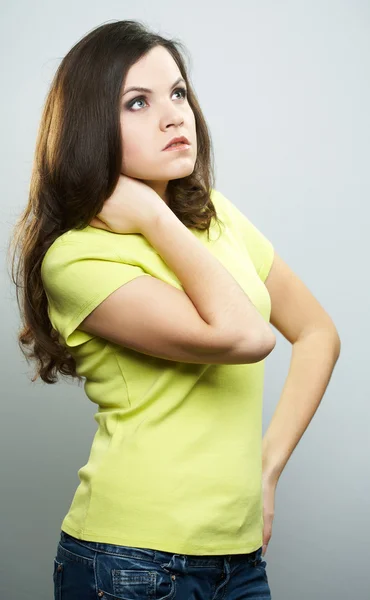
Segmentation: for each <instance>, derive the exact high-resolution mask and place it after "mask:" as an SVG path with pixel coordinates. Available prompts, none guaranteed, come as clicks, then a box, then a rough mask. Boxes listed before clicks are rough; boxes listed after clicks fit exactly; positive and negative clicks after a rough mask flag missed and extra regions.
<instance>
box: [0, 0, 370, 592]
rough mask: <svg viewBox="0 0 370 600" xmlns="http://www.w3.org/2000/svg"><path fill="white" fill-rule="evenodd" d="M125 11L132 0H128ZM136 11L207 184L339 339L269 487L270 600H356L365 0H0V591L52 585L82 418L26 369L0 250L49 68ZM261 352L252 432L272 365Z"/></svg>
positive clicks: (79, 458) (364, 496)
mask: <svg viewBox="0 0 370 600" xmlns="http://www.w3.org/2000/svg"><path fill="white" fill-rule="evenodd" d="M134 7H135V10H134ZM127 18H130V19H132V18H134V19H135V18H136V19H141V20H144V21H145V22H146V24H147V25H149V26H150V27H151V28H153V29H154V30H157V31H159V32H160V33H162V34H164V35H169V36H175V37H178V38H180V39H181V40H182V41H183V42H184V43H185V44H186V46H187V48H188V49H189V52H190V55H191V61H192V66H191V73H190V76H191V79H192V82H193V84H194V86H195V90H196V93H197V94H198V97H199V100H200V103H201V106H202V109H203V111H204V113H205V116H206V119H207V122H208V124H209V127H210V130H211V134H212V138H213V141H214V147H215V158H216V167H217V168H216V175H217V180H216V188H218V189H220V191H222V192H223V193H224V194H225V195H227V196H228V197H229V198H230V199H231V200H232V201H233V202H234V203H235V204H236V205H237V206H238V207H239V208H241V210H243V212H244V213H245V214H246V215H247V216H248V217H249V218H250V219H251V220H252V222H254V223H255V225H256V226H257V227H258V228H259V229H260V230H261V231H262V232H263V233H264V234H265V235H266V236H267V237H268V238H269V239H270V240H271V241H272V242H273V244H274V246H275V249H276V251H277V252H278V253H279V254H280V255H281V256H282V257H283V259H284V260H285V261H286V262H287V263H288V264H289V265H290V267H291V268H292V269H293V270H294V271H295V272H296V273H297V274H298V275H299V276H300V277H301V279H302V280H303V281H304V282H305V283H306V285H307V286H308V287H309V288H310V290H311V291H312V292H313V293H314V294H315V296H316V297H317V298H318V300H319V301H320V302H321V304H322V305H323V307H324V308H325V309H326V310H327V311H328V312H329V314H330V315H331V316H332V318H333V320H334V322H335V324H336V326H337V328H338V331H339V334H340V337H341V340H342V352H341V356H340V359H339V362H338V363H337V366H336V369H335V371H334V374H333V377H332V380H331V382H330V384H329V388H328V390H327V392H326V394H325V396H324V399H323V401H322V403H321V405H320V407H319V409H318V411H317V413H316V415H315V416H314V419H313V421H312V422H311V424H310V426H309V428H308V430H307V431H306V433H305V434H304V436H303V438H302V440H301V442H300V443H299V445H298V447H297V448H296V450H295V452H294V453H293V455H292V457H291V459H290V461H289V462H288V464H287V466H286V468H285V470H284V472H283V474H282V476H281V478H280V481H279V483H278V488H277V495H276V504H275V519H274V526H273V532H272V538H271V541H270V544H269V547H268V550H267V554H266V557H265V558H266V562H267V573H268V576H269V582H270V586H271V590H272V596H273V599H274V600H297V599H299V600H313V599H315V600H328V599H333V600H334V599H335V600H352V599H354V598H359V599H360V598H361V599H365V598H369V597H370V591H369V590H370V579H369V558H370V550H369V539H368V538H369V533H370V517H369V506H370V501H369V496H370V485H369V479H370V478H369V475H370V469H369V455H370V453H369V450H370V443H369V437H370V436H369V417H370V398H369V367H368V360H369V352H368V345H369V334H370V331H369V320H368V309H369V300H370V293H369V275H368V260H369V248H368V241H369V225H370V221H369V140H370V118H369V107H370V86H369V74H370V41H369V39H370V36H369V34H370V3H369V2H365V0H363V1H360V0H347V1H340V0H337V1H334V0H333V1H325V0H324V1H323V0H320V1H317V0H316V1H312V0H307V1H292V0H291V1H284V2H276V1H269V2H267V1H243V2H242V1H240V2H237V1H229V2H227V3H226V4H224V3H222V4H219V5H217V4H216V5H214V4H212V3H211V2H210V1H208V2H205V1H204V2H199V1H194V0H187V1H186V2H183V3H179V2H166V1H165V0H161V1H160V0H157V1H156V2H149V1H147V0H142V1H141V2H140V3H133V2H122V1H120V2H118V1H117V2H114V1H112V0H106V2H104V5H103V6H96V5H94V4H92V3H91V2H88V1H87V0H83V1H80V2H78V3H77V4H76V3H72V2H71V1H65V2H63V3H61V2H48V3H46V2H41V1H40V0H37V1H34V2H32V3H31V2H24V1H20V0H18V1H15V2H13V3H10V2H8V3H4V2H3V3H2V5H1V29H0V31H1V36H0V40H1V42H0V43H1V72H2V77H1V100H2V110H1V131H2V136H1V161H0V163H1V164H0V168H1V203H0V217H1V220H0V226H1V249H2V252H3V253H2V256H3V257H4V260H3V261H2V263H1V269H2V270H1V275H2V278H1V285H2V292H3V293H2V294H1V311H2V344H1V350H0V351H1V376H2V394H1V406H0V407H1V419H0V440H1V447H0V451H1V458H2V460H1V473H0V477H1V531H0V534H1V535H0V539H1V542H0V543H1V557H0V558H1V560H0V567H1V578H0V581H1V589H0V596H1V598H9V599H12V600H13V599H14V600H29V598H31V597H35V598H36V597H37V599H38V600H50V598H52V568H53V558H54V555H55V552H56V546H57V542H58V539H59V529H60V527H59V526H60V523H61V521H62V519H63V517H64V515H65V513H66V512H67V510H68V508H69V504H70V502H71V500H72V496H73V493H74V491H75V488H76V486H77V485H78V477H77V470H78V469H79V468H80V467H81V466H82V465H83V464H85V462H86V461H87V458H88V454H89V450H90V444H91V442H92V439H93V435H94V433H95V430H96V422H95V421H94V419H93V414H94V413H95V410H96V407H95V405H93V404H92V403H90V402H89V401H88V399H87V397H85V395H84V392H83V389H82V388H81V387H79V386H78V385H77V384H74V383H67V382H60V383H59V384H58V385H54V386H53V385H46V384H43V383H42V382H40V381H38V382H37V383H35V384H32V383H31V382H30V377H31V374H32V372H33V371H32V369H31V368H30V367H28V365H27V363H26V361H25V359H24V358H23V355H21V353H20V351H19V349H18V346H17V342H16V333H17V330H18V325H19V317H18V312H17V307H16V303H15V291H14V288H13V285H12V284H11V283H10V279H9V276H8V270H7V265H6V262H5V250H6V247H7V243H8V236H9V234H10V231H11V227H12V225H13V223H14V220H15V219H16V217H17V215H18V214H19V213H20V211H21V210H22V209H23V207H24V206H25V204H26V200H27V194H28V186H29V179H30V174H31V168H32V161H33V153H34V148H35V139H36V134H37V129H38V124H39V119H40V116H41V110H42V106H43V103H44V101H45V97H46V94H47V91H48V87H49V84H50V82H51V78H52V76H53V74H54V72H55V69H56V68H57V65H58V64H59V62H60V60H61V58H62V57H63V56H64V55H65V54H66V53H67V52H68V50H69V49H70V47H71V46H72V45H74V44H75V43H76V42H77V40H78V39H79V38H81V37H82V36H83V35H85V33H87V32H88V30H90V29H92V28H94V27H96V26H98V25H100V24H102V23H104V22H108V21H111V20H116V19H127ZM274 331H275V332H276V334H277V346H276V347H275V350H274V352H273V353H272V354H271V355H269V357H268V358H267V359H266V383H265V394H264V431H265V430H266V428H267V425H268V423H269V421H270V418H271V415H272V413H273V411H274V408H275V406H276V404H277V402H278V399H279V396H280V393H281V390H282V388H283V385H284V380H285V377H286V376H287V372H288V368H289V361H290V354H291V346H290V344H289V342H288V341H287V340H286V339H285V338H284V337H283V336H281V335H280V334H279V332H277V331H276V330H274Z"/></svg>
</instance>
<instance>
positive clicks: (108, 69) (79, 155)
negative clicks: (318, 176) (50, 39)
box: [9, 20, 220, 383]
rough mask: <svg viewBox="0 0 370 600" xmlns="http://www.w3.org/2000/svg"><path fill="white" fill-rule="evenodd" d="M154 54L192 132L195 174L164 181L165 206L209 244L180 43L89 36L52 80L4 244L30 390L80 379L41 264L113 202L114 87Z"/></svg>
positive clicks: (204, 139)
mask: <svg viewBox="0 0 370 600" xmlns="http://www.w3.org/2000/svg"><path fill="white" fill-rule="evenodd" d="M157 45H162V46H163V47H165V48H166V49H167V50H168V52H170V53H171V55H172V57H173V58H174V60H175V61H176V63H177V65H178V67H179V70H180V71H181V75H182V77H183V78H184V79H185V82H186V86H187V89H188V102H189V104H190V106H191V108H192V110H193V112H194V115H195V121H196V133H197V149H198V153H197V160H196V163H195V166H194V170H193V172H192V173H191V175H188V176H187V177H183V178H180V179H175V180H171V181H169V182H168V187H167V198H168V206H169V207H170V208H171V210H172V211H173V212H174V213H175V214H176V216H177V217H178V218H179V219H180V220H181V222H182V223H184V225H186V226H187V227H194V228H196V229H199V230H207V234H208V236H209V228H210V225H211V220H212V217H214V218H215V219H216V221H217V222H219V221H220V219H219V218H218V215H217V214H216V210H215V207H214V205H213V203H212V201H211V197H210V196H211V189H212V188H213V187H214V157H213V149H212V144H211V137H210V133H209V131H208V128H207V124H206V121H205V118H204V116H203V114H202V111H201V109H200V106H199V103H198V101H197V99H196V96H195V93H194V91H193V89H192V87H191V84H190V81H189V76H188V74H187V68H186V65H185V60H184V58H183V56H182V53H181V49H182V50H183V52H184V54H185V53H186V52H185V49H184V47H183V45H182V43H181V42H180V41H178V40H174V39H167V38H164V37H162V36H160V35H158V34H156V33H152V32H151V31H149V30H148V29H147V27H146V26H145V25H144V24H143V23H142V22H140V21H133V20H126V21H116V22H113V23H108V24H104V25H101V26H99V27H97V28H95V29H93V30H92V31H91V32H89V33H88V34H87V35H86V36H85V37H83V38H82V39H81V40H80V41H79V42H77V44H76V45H75V46H73V47H72V49H71V50H70V51H69V52H68V54H67V55H66V56H65V57H64V58H63V60H62V61H61V63H60V65H59V67H58V69H57V71H56V73H55V75H54V78H53V80H52V83H51V86H50V90H49V93H48V95H47V98H46V102H45V106H44V109H43V112H42V116H41V122H40V125H39V131H38V136H37V140H36V148H35V154H34V162H33V170H32V175H31V181H30V188H29V196H28V204H27V206H26V208H25V209H24V211H23V212H22V214H21V216H20V217H19V218H18V221H17V222H16V224H15V226H14V230H13V234H12V236H11V241H10V248H9V250H10V254H11V255H12V256H11V262H12V266H11V277H12V280H13V282H14V284H15V285H16V290H17V302H18V307H19V311H20V314H21V318H22V321H23V324H22V327H21V329H20V330H19V332H18V344H19V346H20V349H21V351H22V352H23V354H24V355H25V357H26V359H27V362H29V361H30V359H33V360H35V361H36V367H35V369H36V371H35V375H34V377H33V378H32V379H31V381H32V382H34V381H36V379H38V377H41V379H42V380H43V381H44V382H45V383H56V382H57V380H58V373H59V374H60V375H62V376H63V375H67V376H69V377H73V378H76V379H78V380H80V381H81V379H82V378H81V377H80V376H79V375H78V374H77V373H76V363H75V360H74V358H73V357H72V356H71V355H70V353H69V352H68V348H67V347H65V346H63V345H61V344H60V343H59V341H58V332H57V331H56V330H55V329H54V328H53V327H52V325H51V323H50V320H49V317H48V303H47V297H46V294H45V291H44V288H43V284H42V280H41V263H42V259H43V257H44V255H45V253H46V251H47V250H48V248H49V247H50V246H51V244H52V243H53V242H54V241H55V239H56V238H58V237H59V236H60V235H62V234H63V233H65V232H66V231H68V230H70V229H82V228H84V227H86V226H87V225H88V224H89V222H90V221H91V220H92V218H93V217H94V216H96V215H97V214H98V213H99V212H100V211H101V210H102V208H103V204H104V201H105V200H106V199H107V198H109V196H110V195H111V194H112V193H113V191H114V189H115V187H116V185H117V182H118V179H119V176H120V172H121V164H122V144H121V132H120V116H119V110H120V109H119V104H120V91H121V89H122V84H123V83H124V81H125V78H126V75H127V72H128V70H129V69H130V67H131V66H132V65H133V64H134V63H136V62H137V61H138V60H139V59H140V58H141V57H142V56H143V55H145V54H146V53H147V52H148V51H149V50H151V49H152V48H153V47H155V46H157ZM17 250H18V254H19V257H18V263H17V265H16V264H15V263H16V255H17Z"/></svg>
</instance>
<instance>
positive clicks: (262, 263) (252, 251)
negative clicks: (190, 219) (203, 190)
mask: <svg viewBox="0 0 370 600" xmlns="http://www.w3.org/2000/svg"><path fill="white" fill-rule="evenodd" d="M214 193H215V194H216V198H217V199H218V200H219V202H220V205H221V206H222V208H223V210H224V212H225V214H226V216H227V217H228V220H229V222H231V224H232V225H233V226H234V227H235V229H236V230H237V232H238V234H239V235H240V236H241V239H242V242H243V244H244V245H245V247H246V249H247V251H248V254H249V256H250V257H251V260H252V262H253V265H254V267H255V269H256V271H257V273H258V275H259V277H260V279H261V280H262V281H265V280H266V279H267V275H268V274H269V272H270V269H271V266H272V263H273V260H274V246H273V244H272V243H271V242H270V240H269V239H268V238H267V237H266V236H265V235H264V234H263V233H262V232H261V231H260V230H259V229H258V228H257V227H256V226H255V225H254V224H253V223H252V222H251V221H250V220H249V219H248V218H247V217H246V216H245V215H244V214H243V213H242V212H241V210H239V208H238V207H237V206H235V204H233V203H232V202H231V200H229V199H228V198H226V196H224V195H223V194H221V192H219V191H217V192H216V191H215V192H214Z"/></svg>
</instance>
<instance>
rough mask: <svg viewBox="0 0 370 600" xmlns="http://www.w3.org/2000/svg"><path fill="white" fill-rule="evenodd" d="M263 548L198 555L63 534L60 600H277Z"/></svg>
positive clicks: (57, 568) (57, 585)
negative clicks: (270, 585) (226, 553)
mask: <svg viewBox="0 0 370 600" xmlns="http://www.w3.org/2000/svg"><path fill="white" fill-rule="evenodd" d="M265 567H266V562H265V561H264V559H263V557H262V547H261V548H259V549H258V550H255V551H254V552H250V553H249V554H230V555H217V556H208V555H207V556H197V555H192V554H172V553H171V552H163V551H162V550H152V549H147V548H133V547H131V546H116V545H113V544H106V543H101V542H87V541H84V540H78V539H76V538H74V537H72V536H70V535H69V534H67V533H65V532H64V531H61V535H60V541H59V543H58V548H57V554H56V557H55V559H54V572H53V581H54V600H98V599H99V598H101V599H102V600H196V599H201V600H252V599H254V600H256V599H257V598H258V600H271V594H270V588H269V584H268V580H267V575H266V570H265Z"/></svg>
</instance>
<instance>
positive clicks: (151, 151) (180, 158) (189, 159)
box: [121, 46, 197, 199]
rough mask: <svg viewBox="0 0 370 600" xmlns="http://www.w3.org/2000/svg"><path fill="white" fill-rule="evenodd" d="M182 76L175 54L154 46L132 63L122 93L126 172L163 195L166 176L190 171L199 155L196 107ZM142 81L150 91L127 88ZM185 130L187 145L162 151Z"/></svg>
mask: <svg viewBox="0 0 370 600" xmlns="http://www.w3.org/2000/svg"><path fill="white" fill-rule="evenodd" d="M180 77H181V73H180V71H179V68H178V66H177V64H176V62H175V61H174V59H173V58H172V56H171V54H170V53H169V52H168V51H167V50H166V49H165V48H163V46H156V47H155V48H152V50H150V51H149V52H148V54H146V55H145V56H144V57H142V58H141V59H140V60H139V61H138V62H137V63H135V64H134V65H133V66H132V67H131V68H130V70H129V71H128V74H127V77H126V81H125V83H124V86H123V93H122V95H121V132H122V140H123V165H122V173H123V174H124V175H127V176H129V177H135V178H136V179H141V180H144V181H145V183H146V184H147V185H149V186H150V187H152V188H153V189H154V190H155V191H156V192H157V193H158V194H159V195H160V196H161V198H163V199H165V192H166V187H167V183H168V181H169V180H171V179H178V178H180V177H186V176H187V175H190V174H191V173H192V172H193V170H194V165H195V161H196V158H197V139H196V128H195V118H194V113H193V111H192V109H191V107H190V105H189V103H188V101H187V97H186V84H185V82H184V81H183V80H181V81H179V82H178V81H177V80H178V79H179V78H180ZM175 83H176V85H174V84H175ZM139 86H141V87H145V88H148V89H150V90H152V92H150V93H149V92H143V91H137V90H136V91H135V90H133V91H128V89H129V88H131V87H139ZM181 88H184V89H185V92H184V90H183V89H181ZM181 135H184V136H185V137H186V138H187V139H188V140H189V142H190V144H191V145H190V148H189V149H188V150H179V151H163V148H164V147H165V146H166V145H167V144H168V142H169V141H170V140H171V139H172V138H174V137H177V136H181Z"/></svg>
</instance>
